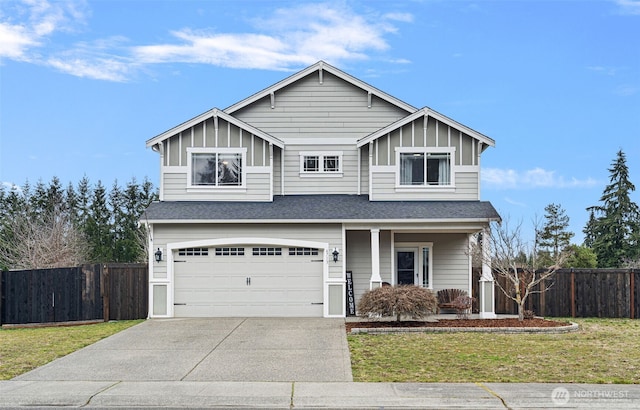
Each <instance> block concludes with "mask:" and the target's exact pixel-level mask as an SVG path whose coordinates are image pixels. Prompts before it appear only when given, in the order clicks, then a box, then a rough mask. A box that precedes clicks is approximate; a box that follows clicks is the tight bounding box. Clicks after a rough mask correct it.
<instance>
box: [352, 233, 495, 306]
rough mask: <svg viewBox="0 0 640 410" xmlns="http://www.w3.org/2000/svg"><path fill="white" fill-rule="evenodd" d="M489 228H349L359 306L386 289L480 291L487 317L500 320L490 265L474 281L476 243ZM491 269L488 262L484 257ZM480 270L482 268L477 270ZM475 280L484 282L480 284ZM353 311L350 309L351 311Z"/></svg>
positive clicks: (480, 299) (469, 292)
mask: <svg viewBox="0 0 640 410" xmlns="http://www.w3.org/2000/svg"><path fill="white" fill-rule="evenodd" d="M485 229H486V226H481V225H478V226H473V227H472V226H466V227H463V226H461V225H458V224H452V223H449V224H448V225H447V226H440V227H433V226H430V227H428V226H426V224H424V225H422V226H420V225H419V224H412V226H379V227H364V226H349V227H346V229H345V247H346V257H345V271H346V273H347V275H348V276H350V277H351V278H352V284H353V288H352V290H353V298H354V301H355V304H356V305H357V302H358V300H359V299H360V297H361V296H362V295H363V294H364V292H366V291H367V290H370V289H374V288H376V287H380V286H382V285H383V284H385V283H386V284H390V285H394V286H395V285H405V284H411V285H416V286H421V287H425V288H428V289H432V290H433V291H434V292H437V291H438V290H441V289H451V288H455V289H462V290H465V291H467V293H468V294H469V295H472V294H473V288H474V287H477V289H478V292H477V294H478V299H479V300H478V301H477V303H478V307H479V316H480V317H481V318H495V317H496V316H495V308H494V293H493V281H492V279H491V277H490V270H488V269H489V267H488V266H485V267H482V268H481V272H484V273H488V274H489V275H488V276H487V275H483V274H481V275H480V276H479V277H478V275H477V274H476V275H475V276H474V274H473V271H474V267H473V264H472V261H473V257H472V253H473V252H472V244H473V242H474V241H475V240H476V239H475V235H476V234H477V233H478V232H481V231H483V230H485ZM481 259H482V260H483V261H484V263H485V264H486V263H487V261H486V259H485V258H481ZM476 271H477V269H476ZM474 281H478V282H479V283H477V284H475V286H474ZM346 312H347V314H348V312H349V310H348V306H347V310H346Z"/></svg>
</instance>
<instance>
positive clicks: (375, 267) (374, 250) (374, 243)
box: [369, 228, 382, 289]
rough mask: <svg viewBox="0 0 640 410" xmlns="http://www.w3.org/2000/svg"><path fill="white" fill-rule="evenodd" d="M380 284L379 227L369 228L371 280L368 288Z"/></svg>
mask: <svg viewBox="0 0 640 410" xmlns="http://www.w3.org/2000/svg"><path fill="white" fill-rule="evenodd" d="M380 286H382V277H380V229H377V228H374V229H371V281H370V284H369V288H370V289H375V288H379V287H380Z"/></svg>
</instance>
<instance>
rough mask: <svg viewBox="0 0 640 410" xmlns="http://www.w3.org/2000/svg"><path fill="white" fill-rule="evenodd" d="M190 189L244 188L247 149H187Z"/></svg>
mask: <svg viewBox="0 0 640 410" xmlns="http://www.w3.org/2000/svg"><path fill="white" fill-rule="evenodd" d="M187 155H188V156H187V166H188V168H189V186H190V187H241V186H244V172H245V169H244V164H245V156H246V148H187Z"/></svg>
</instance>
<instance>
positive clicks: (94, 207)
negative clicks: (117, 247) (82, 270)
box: [84, 181, 113, 262]
mask: <svg viewBox="0 0 640 410" xmlns="http://www.w3.org/2000/svg"><path fill="white" fill-rule="evenodd" d="M84 232H85V235H86V238H87V241H88V243H89V247H90V251H89V258H90V260H91V262H112V261H113V241H112V236H111V218H110V211H109V208H108V206H107V192H106V189H105V188H104V185H102V182H101V181H98V184H97V185H96V187H95V189H94V190H93V198H92V201H91V205H90V207H89V214H88V217H87V221H86V224H85V229H84Z"/></svg>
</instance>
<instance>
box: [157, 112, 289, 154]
mask: <svg viewBox="0 0 640 410" xmlns="http://www.w3.org/2000/svg"><path fill="white" fill-rule="evenodd" d="M209 118H213V119H214V127H215V128H216V141H217V126H216V124H215V122H216V121H217V119H218V118H222V119H223V120H225V121H227V122H229V123H231V124H233V125H235V126H237V127H238V128H240V129H243V130H245V131H247V132H249V133H251V134H255V135H256V136H258V137H260V138H262V139H265V140H267V141H269V142H272V143H273V144H274V145H275V146H277V147H280V148H282V147H284V142H283V141H282V140H280V139H278V138H276V137H274V136H272V135H269V134H267V133H266V132H264V131H262V130H260V129H258V128H256V127H254V126H252V125H250V124H247V123H246V122H244V121H242V120H239V119H237V118H235V117H233V116H231V115H229V114H227V113H225V112H224V111H220V110H219V109H217V108H213V109H211V110H209V111H207V112H205V113H202V114H200V115H198V116H196V117H194V118H192V119H190V120H188V121H185V122H183V123H182V124H180V125H177V126H175V127H173V128H171V129H169V130H167V131H165V132H163V133H162V134H159V135H156V136H155V137H153V138H151V139H149V140H147V148H148V147H152V146H154V145H155V144H157V143H159V142H162V141H164V140H166V139H167V138H170V137H172V136H174V135H176V134H178V133H180V132H182V131H184V130H187V129H189V128H191V127H193V126H195V125H198V124H199V123H201V122H206V121H207V120H208V119H209ZM203 136H204V137H203V138H204V141H206V135H205V134H204V133H203ZM216 145H217V142H216Z"/></svg>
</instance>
